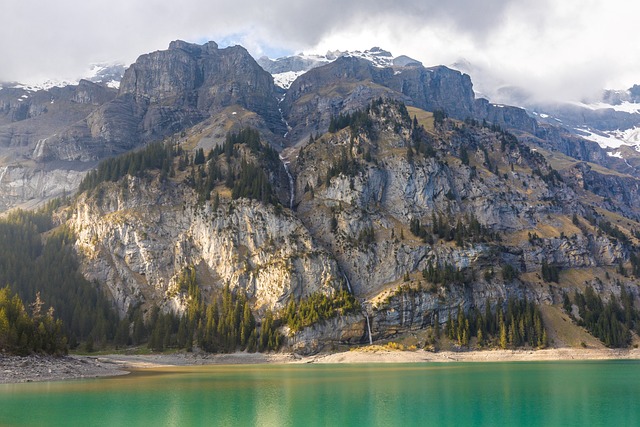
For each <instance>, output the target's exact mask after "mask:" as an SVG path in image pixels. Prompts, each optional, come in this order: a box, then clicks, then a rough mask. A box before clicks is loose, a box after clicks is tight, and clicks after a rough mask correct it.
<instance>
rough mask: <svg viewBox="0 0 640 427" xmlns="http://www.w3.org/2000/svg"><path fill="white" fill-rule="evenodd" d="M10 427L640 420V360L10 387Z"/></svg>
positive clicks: (181, 374) (340, 368)
mask: <svg viewBox="0 0 640 427" xmlns="http://www.w3.org/2000/svg"><path fill="white" fill-rule="evenodd" d="M0 425H1V426H136V425H139V426H143V425H144V426H165V425H166V426H189V425H203V426H206V425H211V426H253V425H255V426H414V425H415V426H431V425H433V426H507V425H520V426H593V425H602V426H638V425H640V361H589V362H515V363H423V364H374V365H233V366H205V367H180V368H171V369H164V370H154V371H138V372H135V373H132V374H131V375H126V376H121V377H114V378H102V379H91V380H78V381H60V382H50V383H27V384H9V385H0Z"/></svg>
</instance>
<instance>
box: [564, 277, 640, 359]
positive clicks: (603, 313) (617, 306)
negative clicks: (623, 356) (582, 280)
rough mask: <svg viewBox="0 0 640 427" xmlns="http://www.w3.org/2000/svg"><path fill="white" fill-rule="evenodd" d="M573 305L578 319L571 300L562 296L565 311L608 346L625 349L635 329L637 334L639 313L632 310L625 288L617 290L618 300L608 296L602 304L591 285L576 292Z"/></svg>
mask: <svg viewBox="0 0 640 427" xmlns="http://www.w3.org/2000/svg"><path fill="white" fill-rule="evenodd" d="M573 303H575V305H576V306H577V307H578V314H579V316H580V318H579V319H576V318H575V317H574V316H573V311H572V301H571V297H570V296H569V295H568V294H565V295H564V297H563V307H564V309H565V311H566V312H567V313H568V314H569V316H571V318H572V319H573V320H577V324H578V325H579V326H583V327H585V328H586V329H587V330H588V331H589V332H590V333H591V334H592V335H594V336H595V337H597V338H598V339H599V340H600V341H602V342H603V343H604V345H606V346H607V347H627V346H629V344H630V343H631V332H630V331H631V330H632V329H634V328H635V330H636V332H640V322H639V321H638V320H639V319H640V313H639V312H638V310H636V309H635V307H634V304H633V296H632V295H631V294H630V293H629V292H627V290H626V289H625V288H624V286H622V287H621V289H620V300H619V301H618V299H617V298H616V296H615V295H614V294H611V297H610V298H609V301H608V302H607V303H605V302H604V301H603V300H602V297H601V296H600V295H598V294H597V293H596V292H595V291H594V289H593V287H592V286H587V287H586V288H585V290H584V293H581V292H579V291H575V293H574V296H573Z"/></svg>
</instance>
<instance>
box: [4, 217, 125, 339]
mask: <svg viewBox="0 0 640 427" xmlns="http://www.w3.org/2000/svg"><path fill="white" fill-rule="evenodd" d="M44 233H46V239H45V238H43V235H44ZM75 241H76V239H75V236H74V235H73V233H72V232H71V230H69V229H68V228H66V227H57V228H55V229H54V228H53V223H52V221H51V215H50V213H48V212H46V211H39V212H27V211H17V212H14V213H11V214H9V215H7V217H6V218H4V219H0V283H3V284H8V285H10V286H11V288H12V289H13V290H14V291H15V292H16V293H17V294H18V296H19V297H20V299H21V300H22V301H24V302H25V304H27V305H29V304H31V303H32V302H34V301H36V298H37V296H38V295H40V296H39V297H38V298H40V299H41V301H43V302H44V304H45V305H46V306H51V307H53V309H54V310H55V315H56V317H57V319H60V320H61V321H62V326H61V328H62V332H63V333H64V334H65V335H66V336H67V337H68V341H69V346H70V347H71V348H75V347H76V346H77V345H78V343H79V342H80V341H85V340H87V339H88V338H89V337H91V338H92V339H93V340H95V341H96V342H99V343H106V342H109V341H111V340H112V339H113V336H114V333H115V325H116V323H117V313H116V311H115V309H114V308H113V304H112V303H111V302H110V301H109V299H108V298H107V297H106V296H105V295H104V294H103V293H102V292H101V291H100V290H99V289H98V285H97V284H96V283H91V282H89V281H88V280H86V279H85V278H84V276H82V274H81V273H80V271H79V267H80V264H79V261H78V259H77V256H76V253H75V250H74V243H75Z"/></svg>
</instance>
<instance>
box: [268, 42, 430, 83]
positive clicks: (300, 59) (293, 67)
mask: <svg viewBox="0 0 640 427" xmlns="http://www.w3.org/2000/svg"><path fill="white" fill-rule="evenodd" d="M341 57H353V58H360V59H365V60H367V61H369V62H371V64H373V65H374V66H375V67H378V68H387V67H406V66H412V65H420V64H421V63H420V62H419V61H416V60H414V59H412V58H409V57H408V56H405V55H401V56H398V57H394V56H393V55H392V54H391V53H390V52H388V51H386V50H383V49H381V48H379V47H372V48H371V49H368V50H365V51H359V50H356V51H340V50H335V51H328V52H327V53H326V54H324V55H317V54H305V53H300V54H297V55H294V56H289V57H283V58H278V59H269V58H267V57H262V58H260V59H258V64H260V66H261V67H262V68H263V69H264V70H265V71H267V72H269V73H271V75H272V76H273V80H274V83H275V84H276V85H277V86H280V87H281V88H283V89H288V88H289V87H290V86H291V84H292V83H293V82H294V81H295V79H297V78H298V77H299V76H301V75H302V74H304V73H306V72H307V71H309V70H311V69H313V68H317V67H320V66H322V65H326V64H329V63H330V62H333V61H335V60H336V59H338V58H341ZM396 72H398V71H396Z"/></svg>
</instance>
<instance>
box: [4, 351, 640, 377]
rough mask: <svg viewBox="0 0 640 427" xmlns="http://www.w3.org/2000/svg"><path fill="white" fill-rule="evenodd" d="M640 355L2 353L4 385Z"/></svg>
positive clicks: (633, 354) (639, 355)
mask: <svg viewBox="0 0 640 427" xmlns="http://www.w3.org/2000/svg"><path fill="white" fill-rule="evenodd" d="M607 359H619V360H624V359H627V360H631V359H634V360H640V349H628V350H627V349H577V348H552V349H545V350H535V351H534V350H485V351H466V352H452V351H442V352H437V353H433V352H429V351H425V350H415V351H399V350H393V349H389V348H387V347H383V346H371V347H362V348H359V349H356V350H351V351H345V352H340V353H326V354H317V355H313V356H306V357H303V356H299V355H296V354H293V353H273V354H263V353H243V352H236V353H231V354H206V353H204V354H194V353H175V354H152V355H120V354H113V355H106V356H66V357H51V356H27V357H18V356H0V384H8V383H22V382H32V381H59V380H68V379H79V378H95V377H104V376H115V375H125V374H127V373H128V372H129V371H130V370H140V369H154V368H166V367H172V366H198V365H239V364H287V363H420V362H525V361H552V360H575V361H578V360H607Z"/></svg>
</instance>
